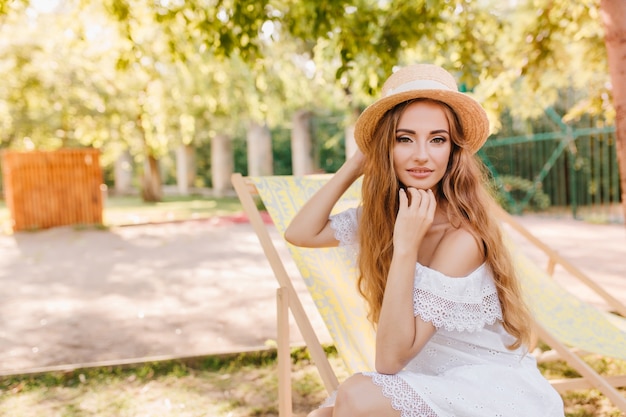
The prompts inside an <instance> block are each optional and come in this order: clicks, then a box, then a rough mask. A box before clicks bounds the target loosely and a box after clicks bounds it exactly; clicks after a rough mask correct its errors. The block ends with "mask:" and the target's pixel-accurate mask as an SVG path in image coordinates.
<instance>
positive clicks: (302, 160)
mask: <svg viewBox="0 0 626 417" xmlns="http://www.w3.org/2000/svg"><path fill="white" fill-rule="evenodd" d="M314 167H315V164H314V163H313V144H312V140H311V112H310V111H308V110H298V111H296V112H295V113H294V115H293V118H292V130H291V170H292V173H293V175H306V174H312V173H313V172H314V170H315V168H314Z"/></svg>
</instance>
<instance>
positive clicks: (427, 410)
mask: <svg viewBox="0 0 626 417" xmlns="http://www.w3.org/2000/svg"><path fill="white" fill-rule="evenodd" d="M363 375H367V376H369V377H371V378H372V382H374V384H376V385H378V386H379V387H382V392H383V395H384V396H385V397H386V398H389V399H390V400H391V407H392V408H393V409H394V410H397V411H400V417H437V414H436V413H435V411H434V410H433V409H432V408H431V407H430V406H429V405H428V404H427V403H426V401H424V399H423V398H422V397H421V396H420V395H419V394H418V393H417V392H415V390H414V389H412V388H411V386H410V385H409V384H407V382H406V381H405V380H403V379H402V378H400V377H399V376H397V375H384V374H379V373H377V372H363Z"/></svg>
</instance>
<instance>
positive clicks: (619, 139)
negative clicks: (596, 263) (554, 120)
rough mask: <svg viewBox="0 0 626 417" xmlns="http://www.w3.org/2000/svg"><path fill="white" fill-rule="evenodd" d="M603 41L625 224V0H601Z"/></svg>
mask: <svg viewBox="0 0 626 417" xmlns="http://www.w3.org/2000/svg"><path fill="white" fill-rule="evenodd" d="M600 11H601V16H602V22H603V24H604V43H605V45H606V51H607V58H608V64H609V75H610V76H611V84H612V86H613V105H614V106H615V136H616V145H617V146H616V147H617V164H618V166H619V177H620V186H621V189H622V212H623V214H624V222H625V223H624V224H625V225H626V1H624V0H601V1H600Z"/></svg>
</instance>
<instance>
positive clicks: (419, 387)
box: [322, 209, 564, 417]
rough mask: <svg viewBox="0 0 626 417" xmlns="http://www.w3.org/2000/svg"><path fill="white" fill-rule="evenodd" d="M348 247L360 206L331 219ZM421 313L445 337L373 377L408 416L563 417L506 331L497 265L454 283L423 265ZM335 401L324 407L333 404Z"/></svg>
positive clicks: (418, 286) (554, 396) (416, 303)
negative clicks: (389, 371) (403, 363)
mask: <svg viewBox="0 0 626 417" xmlns="http://www.w3.org/2000/svg"><path fill="white" fill-rule="evenodd" d="M331 224H332V227H333V229H334V231H335V235H336V236H337V238H338V239H339V241H340V244H341V245H353V244H355V242H356V231H357V219H356V211H355V209H350V210H347V211H344V212H342V213H339V214H337V215H334V216H332V217H331ZM413 309H414V314H415V316H418V315H419V316H420V317H421V318H422V319H424V320H426V321H429V322H431V323H433V325H435V327H436V328H437V332H436V333H435V335H434V336H433V337H432V338H431V339H430V340H429V341H428V343H427V344H426V345H425V346H424V348H423V349H422V350H421V351H420V353H419V354H417V356H415V358H413V359H412V360H411V361H410V363H409V364H408V365H407V366H406V367H405V368H404V370H402V371H400V372H398V373H397V374H395V375H384V374H379V373H377V372H366V373H364V375H367V376H370V377H371V378H372V381H373V382H374V383H375V384H376V385H378V386H380V387H381V389H382V392H383V394H384V396H385V397H387V398H389V399H390V401H391V404H392V407H393V408H394V409H396V410H399V411H400V412H401V416H402V417H444V416H445V417H451V416H456V417H473V416H475V417H496V416H498V417H500V416H502V417H514V416H520V417H521V416H524V417H531V416H532V417H556V416H559V417H563V415H564V412H563V402H562V400H561V397H560V396H559V394H558V393H557V392H556V391H555V390H554V389H553V388H552V386H551V385H550V384H549V383H548V381H547V380H546V379H545V378H544V377H543V376H542V375H541V373H540V372H539V371H538V369H537V365H536V361H535V359H534V357H532V356H531V355H530V354H528V353H527V352H526V350H525V349H523V348H520V349H517V350H514V351H511V350H509V349H507V348H506V346H507V345H510V343H511V342H512V341H513V337H512V336H511V335H509V334H508V333H507V332H506V331H505V330H504V327H503V326H502V322H501V320H502V311H501V308H500V302H499V300H498V296H497V293H496V287H495V284H494V282H493V278H492V275H491V272H490V270H489V268H488V267H487V266H486V265H482V266H481V267H479V268H478V269H476V270H475V271H474V272H472V273H471V274H469V275H468V276H466V277H463V278H450V277H447V276H445V275H443V274H441V273H439V272H437V271H435V270H433V269H430V268H428V267H425V266H423V265H420V264H417V265H416V268H415V286H414V296H413ZM333 403H334V400H333V398H329V400H328V401H327V402H326V403H325V404H323V405H322V406H330V405H332V404H333Z"/></svg>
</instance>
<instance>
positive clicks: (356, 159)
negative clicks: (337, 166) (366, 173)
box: [344, 148, 365, 178]
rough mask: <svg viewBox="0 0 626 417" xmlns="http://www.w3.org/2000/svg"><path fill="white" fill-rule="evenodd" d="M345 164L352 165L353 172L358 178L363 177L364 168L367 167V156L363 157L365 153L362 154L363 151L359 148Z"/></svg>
mask: <svg viewBox="0 0 626 417" xmlns="http://www.w3.org/2000/svg"><path fill="white" fill-rule="evenodd" d="M344 164H345V165H350V167H351V168H352V170H353V172H356V177H357V178H358V177H360V176H361V175H363V167H364V166H365V155H363V152H361V150H360V149H359V148H357V150H356V151H355V152H354V154H353V155H352V156H351V157H349V158H348V159H347V160H346V162H345V163H344Z"/></svg>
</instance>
